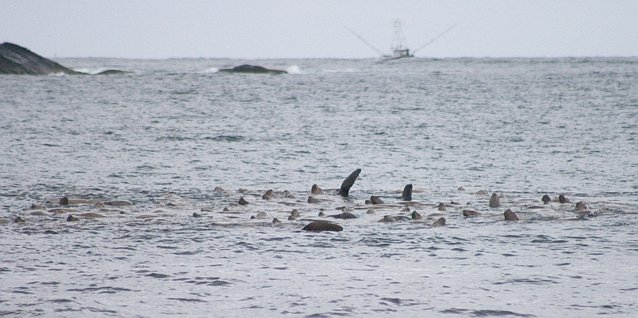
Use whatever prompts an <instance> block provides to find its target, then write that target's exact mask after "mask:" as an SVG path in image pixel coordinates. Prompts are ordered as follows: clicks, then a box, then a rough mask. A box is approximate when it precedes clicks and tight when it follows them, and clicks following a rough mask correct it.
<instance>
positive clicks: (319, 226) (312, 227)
mask: <svg viewBox="0 0 638 318" xmlns="http://www.w3.org/2000/svg"><path fill="white" fill-rule="evenodd" d="M302 230H304V231H310V232H322V231H332V232H339V231H343V227H341V225H339V224H336V223H332V222H329V221H323V220H318V221H312V222H310V223H309V224H307V225H306V226H304V227H303V228H302Z"/></svg>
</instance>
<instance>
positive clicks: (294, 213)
mask: <svg viewBox="0 0 638 318" xmlns="http://www.w3.org/2000/svg"><path fill="white" fill-rule="evenodd" d="M300 216H301V214H299V211H297V209H294V210H292V212H290V216H288V221H294V220H296V219H297V218H299V217H300Z"/></svg>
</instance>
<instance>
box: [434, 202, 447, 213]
mask: <svg viewBox="0 0 638 318" xmlns="http://www.w3.org/2000/svg"><path fill="white" fill-rule="evenodd" d="M436 208H437V209H438V210H439V211H442V212H443V211H446V209H445V204H444V203H443V202H439V205H437V207H436Z"/></svg>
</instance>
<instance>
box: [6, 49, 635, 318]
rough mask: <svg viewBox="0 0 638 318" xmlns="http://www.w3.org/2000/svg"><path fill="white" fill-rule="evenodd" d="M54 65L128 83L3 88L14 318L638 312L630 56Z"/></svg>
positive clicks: (92, 80) (25, 81) (76, 79)
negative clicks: (323, 225)
mask: <svg viewBox="0 0 638 318" xmlns="http://www.w3.org/2000/svg"><path fill="white" fill-rule="evenodd" d="M59 62H61V63H62V64H63V65H67V66H70V67H73V68H75V69H78V70H84V71H88V72H93V73H96V72H98V71H100V70H104V69H109V68H117V69H124V70H128V71H131V73H129V74H124V75H114V76H0V97H1V98H0V133H1V136H2V138H1V139H0V151H1V153H2V155H1V156H0V316H8V317H14V316H16V317H33V316H46V317H87V316H110V317H162V316H192V317H246V316H260V317H268V316H272V317H281V316H292V317H307V316H309V317H342V316H346V317H377V316H391V317H399V316H400V317H592V316H599V315H600V316H609V317H636V316H637V315H638V302H637V301H636V299H638V139H637V138H638V127H637V125H638V59H636V58H564V59H441V60H438V59H421V58H416V59H410V60H400V61H395V62H390V63H378V62H377V61H375V60H337V59H299V60H251V61H242V60H229V59H170V60H125V59H98V58H85V59H61V60H59ZM243 63H250V64H258V65H263V66H267V67H271V68H278V69H285V70H288V71H289V72H290V73H289V74H287V75H279V76H273V75H240V74H224V73H218V72H217V70H219V69H221V68H225V67H232V66H235V65H239V64H243ZM357 168H360V169H361V170H362V172H361V175H360V177H359V178H358V179H357V181H356V183H355V184H354V186H353V187H352V189H351V191H350V196H349V197H348V198H347V199H346V198H341V197H338V196H334V195H330V194H326V195H318V196H316V197H317V198H319V199H320V200H321V201H320V202H319V203H308V197H309V195H310V192H309V191H310V187H311V186H312V185H313V184H318V185H319V186H321V187H322V188H324V189H337V188H338V187H339V186H340V184H341V182H342V180H343V179H344V178H345V177H346V176H348V174H350V172H352V171H353V170H355V169H357ZM408 183H410V184H413V185H414V193H413V200H414V202H412V203H411V204H406V203H403V202H400V198H399V197H400V191H401V189H402V188H403V186H404V185H406V184H408ZM269 189H272V190H274V191H275V193H276V195H275V198H274V199H273V200H264V199H262V194H264V192H265V191H266V190H269ZM285 190H287V191H288V194H287V195H286V194H284V192H283V191H285ZM492 193H497V195H499V196H500V200H501V203H502V205H501V206H500V207H496V208H490V207H489V206H488V200H489V196H490V195H491V194H492ZM544 194H548V195H549V196H551V197H552V198H556V197H557V196H558V195H559V194H564V195H565V196H566V197H567V198H568V199H570V201H571V202H569V203H564V204H561V203H559V202H556V201H553V202H551V203H549V204H543V202H541V197H542V196H543V195H544ZM372 195H375V196H380V197H381V198H382V199H383V200H384V201H385V202H386V204H382V205H375V206H371V205H366V204H365V202H364V201H365V200H366V199H369V198H370V196H372ZM63 196H67V197H69V198H80V199H91V200H96V201H100V202H102V201H109V200H126V201H130V202H131V203H132V205H130V206H121V207H114V206H109V205H103V204H94V202H91V203H90V204H77V205H72V206H69V207H66V206H65V207H61V206H60V205H59V200H60V198H62V197H63ZM240 197H244V198H245V199H246V200H247V201H248V202H249V204H248V205H239V204H238V201H239V198H240ZM580 201H583V202H585V203H586V204H587V206H588V210H587V211H585V212H576V211H575V203H576V202H580ZM439 202H442V203H444V204H445V205H446V211H438V210H437V208H436V206H437V205H438V204H439ZM32 205H35V206H34V207H36V208H39V209H32V208H31V207H32ZM508 208H509V209H511V210H513V211H515V212H516V213H517V214H518V215H519V217H520V220H519V221H505V220H504V219H503V212H504V211H505V210H506V209H508ZM293 209H297V210H298V211H299V212H300V214H301V218H299V219H297V220H288V215H289V214H290V213H291V211H292V210H293ZM464 209H472V210H475V211H478V212H480V213H481V215H480V216H478V217H474V218H464V217H463V215H462V210H464ZM344 210H345V211H350V212H351V213H353V214H355V215H357V216H358V218H356V219H346V220H343V219H334V220H333V219H331V218H329V217H328V216H329V215H332V214H338V213H340V212H341V211H344ZM412 211H418V212H419V213H420V214H421V215H423V216H424V219H423V220H417V221H404V222H393V223H384V222H379V220H381V219H382V218H383V217H384V216H385V215H394V216H396V215H404V216H409V215H410V213H411V212H412ZM259 212H265V213H266V214H267V216H266V217H265V218H255V219H251V216H257V214H258V213H259ZM320 212H321V213H323V214H325V215H326V216H322V217H320V216H319V213H320ZM87 213H89V214H87ZM90 213H92V214H90ZM194 213H195V215H197V216H198V217H195V216H193V215H194ZM69 215H74V216H76V217H78V218H79V220H78V221H75V222H68V221H67V217H68V216H69ZM17 217H20V218H23V219H24V220H25V222H24V223H17V222H15V219H16V218H17ZM440 217H444V218H445V219H446V223H447V224H446V225H445V226H443V227H433V226H432V223H433V222H434V221H435V220H437V219H438V218H440ZM273 218H277V219H278V220H281V223H277V224H273V223H272V220H273ZM314 219H327V220H333V221H334V222H336V223H339V224H340V225H341V226H343V228H344V230H343V231H342V232H323V233H309V232H305V231H302V230H301V228H302V227H303V226H304V225H306V224H308V223H309V222H310V221H311V220H314Z"/></svg>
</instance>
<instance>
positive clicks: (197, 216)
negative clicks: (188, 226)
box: [193, 212, 202, 218]
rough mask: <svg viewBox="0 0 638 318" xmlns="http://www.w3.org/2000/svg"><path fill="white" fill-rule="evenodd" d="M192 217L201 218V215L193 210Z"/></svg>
mask: <svg viewBox="0 0 638 318" xmlns="http://www.w3.org/2000/svg"><path fill="white" fill-rule="evenodd" d="M193 217H194V218H201V217H202V215H201V214H199V213H197V212H193Z"/></svg>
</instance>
